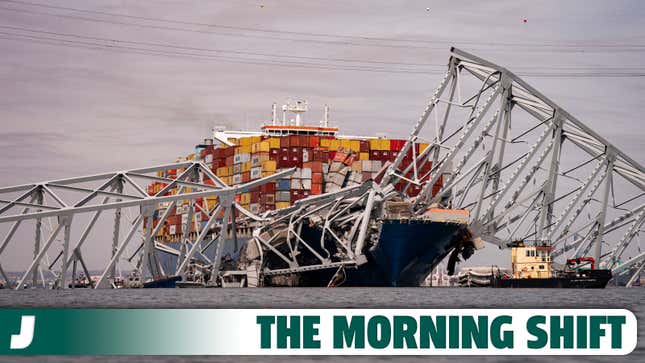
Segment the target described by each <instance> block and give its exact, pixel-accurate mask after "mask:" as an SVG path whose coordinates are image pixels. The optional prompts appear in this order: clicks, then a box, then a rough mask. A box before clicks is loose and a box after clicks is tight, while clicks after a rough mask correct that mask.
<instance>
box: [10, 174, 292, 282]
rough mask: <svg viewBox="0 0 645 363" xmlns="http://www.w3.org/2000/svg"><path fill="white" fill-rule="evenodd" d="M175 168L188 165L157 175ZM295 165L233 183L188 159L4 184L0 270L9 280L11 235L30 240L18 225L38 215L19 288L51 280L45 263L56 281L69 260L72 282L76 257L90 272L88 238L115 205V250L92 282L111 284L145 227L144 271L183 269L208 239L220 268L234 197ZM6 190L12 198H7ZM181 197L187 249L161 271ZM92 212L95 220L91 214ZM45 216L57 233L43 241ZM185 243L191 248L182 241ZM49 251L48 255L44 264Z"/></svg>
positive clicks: (63, 277) (64, 276)
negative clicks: (164, 237)
mask: <svg viewBox="0 0 645 363" xmlns="http://www.w3.org/2000/svg"><path fill="white" fill-rule="evenodd" d="M172 169H176V170H183V172H181V173H180V174H179V175H178V176H177V177H176V178H165V177H159V176H157V172H160V171H167V170H172ZM294 170H295V169H289V170H284V171H281V172H279V173H276V174H274V175H271V176H269V177H265V178H262V179H258V180H255V181H252V182H249V183H245V184H242V185H235V186H228V185H226V184H224V183H223V182H222V181H221V180H220V179H219V178H217V176H215V175H214V174H213V172H212V171H211V170H210V169H209V168H208V167H207V166H206V165H204V164H202V163H200V162H183V163H175V164H167V165H160V166H155V167H149V168H142V169H133V170H127V171H119V172H111V173H104V174H97V175H91V176H84V177H78V178H69V179H60V180H53V181H46V182H41V183H35V184H25V185H19V186H13V187H5V188H0V196H2V197H3V199H1V200H0V203H3V204H4V205H3V206H2V208H0V223H11V226H10V227H9V230H8V232H7V233H6V235H5V238H4V239H3V240H2V243H1V244H0V271H1V272H2V275H3V276H2V277H3V279H4V281H5V282H7V283H8V282H10V278H9V277H8V276H7V275H6V273H5V271H4V269H3V268H2V262H3V260H2V255H3V253H4V252H5V250H6V248H7V247H8V246H9V245H10V244H11V243H12V242H14V243H25V242H24V241H14V240H15V239H17V238H15V236H16V232H17V230H18V228H19V227H20V225H21V224H25V223H28V222H30V221H31V222H35V223H33V224H34V226H35V239H34V241H33V244H34V255H33V258H32V259H31V261H30V263H29V264H28V265H27V266H26V268H25V269H24V271H25V272H24V274H23V275H22V276H21V277H20V278H19V279H18V280H17V281H16V282H15V288H16V289H20V288H23V287H25V286H26V284H27V283H28V282H31V284H32V286H36V285H38V284H42V285H45V281H46V280H45V278H44V274H43V270H47V272H48V273H51V274H52V275H53V276H54V277H55V284H54V286H53V287H59V288H66V287H67V286H68V277H69V276H68V270H69V268H70V266H72V267H73V273H72V276H71V279H72V281H73V280H74V279H75V278H76V266H77V262H80V264H81V266H82V267H83V269H84V272H85V275H86V276H88V277H89V276H90V275H89V273H90V272H89V270H88V267H87V264H86V263H85V260H84V259H83V245H84V244H85V243H86V242H87V241H88V240H90V239H93V238H96V239H101V236H100V235H96V234H97V233H93V232H96V229H97V228H96V225H97V221H98V220H99V218H100V216H101V214H103V213H106V212H114V218H113V219H112V220H111V227H110V229H111V230H112V238H111V241H110V243H111V253H110V254H109V255H108V256H107V258H106V259H107V261H106V262H105V265H103V266H102V268H101V271H102V274H101V275H100V278H99V279H98V281H97V282H96V284H93V287H94V288H105V287H110V286H113V284H114V278H115V276H116V268H117V265H118V263H119V261H123V260H129V261H132V260H133V258H129V259H126V258H124V256H123V255H124V253H125V252H126V249H127V247H128V246H129V245H130V244H131V242H132V240H133V239H134V236H135V234H137V233H141V234H142V236H141V244H140V246H139V248H138V249H137V252H138V253H135V255H136V256H138V259H137V262H136V264H135V267H136V269H138V270H139V271H140V273H141V275H142V276H147V277H151V278H153V279H159V278H161V277H164V276H174V275H183V274H184V273H186V269H187V266H188V264H189V263H190V262H191V261H193V258H194V256H195V254H196V252H197V250H198V249H199V247H200V246H202V245H204V244H205V243H217V248H216V255H215V259H214V261H215V269H216V271H217V265H218V262H219V261H221V257H222V256H221V254H222V251H223V248H224V244H225V240H226V239H227V237H229V235H230V234H231V233H233V235H234V233H235V228H236V225H235V223H236V222H235V218H234V217H233V216H234V212H233V211H234V210H238V209H241V207H240V206H239V205H237V204H236V203H235V199H234V197H235V195H236V194H238V193H243V192H246V191H249V190H250V189H252V188H254V187H257V186H259V185H261V184H264V183H267V182H269V181H273V180H276V179H278V178H283V177H286V176H288V175H290V174H291V173H293V171H294ZM152 181H157V182H163V183H166V184H167V185H166V186H165V187H164V188H162V189H161V190H160V191H159V192H157V193H155V194H153V195H149V194H148V193H147V192H146V186H147V184H149V183H150V182H152ZM88 185H92V186H88ZM7 196H13V197H8V198H7ZM205 198H216V202H215V203H214V204H213V205H211V206H210V207H209V206H208V205H207V204H200V203H196V201H197V200H205ZM179 204H185V205H188V206H190V207H189V208H188V209H189V218H187V220H186V222H185V223H184V225H183V226H182V227H183V231H185V232H184V234H183V240H182V242H183V243H182V251H181V253H180V256H179V262H178V264H177V268H176V270H175V271H163V268H162V267H161V265H160V264H159V261H158V260H157V255H156V253H155V251H156V250H157V249H158V248H162V247H161V245H160V244H157V243H155V241H154V239H155V236H157V235H158V234H159V231H160V229H161V228H162V226H163V225H164V221H165V220H166V218H167V217H168V216H169V215H170V213H171V211H172V210H173V209H174V208H175V207H176V206H178V205H179ZM125 210H127V211H128V212H130V213H131V215H130V221H129V228H128V232H127V233H126V234H125V236H122V231H121V224H122V223H123V222H124V221H123V219H124V216H123V211H125ZM193 213H204V214H205V215H207V216H208V218H207V220H206V222H204V223H197V219H194V218H192V214H193ZM88 215H89V220H87V219H88ZM244 215H248V216H253V215H252V214H251V213H250V212H248V211H244ZM84 216H85V219H86V224H85V225H84V227H83V228H82V229H80V230H79V232H80V234H79V235H78V238H77V239H75V240H73V239H72V232H73V231H72V227H73V226H74V227H76V226H75V225H73V223H72V221H74V220H80V219H82V218H83V217H84ZM253 217H255V218H258V217H257V216H253ZM45 220H50V222H51V220H53V221H54V222H53V223H52V228H51V233H49V235H48V237H47V238H46V240H45V241H44V243H42V242H43V241H42V240H41V236H42V232H43V229H44V226H43V221H45ZM104 223H106V221H104ZM107 223H108V224H109V223H110V222H109V221H108V222H107ZM193 223H194V231H195V233H193V234H192V235H195V237H194V238H190V237H189V236H190V235H191V234H189V233H188V232H189V231H190V230H191V227H192V226H191V224H193ZM76 228H78V227H76ZM61 235H62V241H58V242H59V243H57V245H59V246H58V248H57V250H56V249H54V245H55V243H54V242H56V241H57V238H58V237H59V236H61ZM186 246H190V248H184V247H186ZM52 254H53V255H54V256H56V257H55V258H54V260H53V262H51V260H50V259H49V256H52ZM45 257H47V260H50V261H48V262H47V263H45V262H44V258H45ZM133 257H134V256H133ZM56 265H58V267H56Z"/></svg>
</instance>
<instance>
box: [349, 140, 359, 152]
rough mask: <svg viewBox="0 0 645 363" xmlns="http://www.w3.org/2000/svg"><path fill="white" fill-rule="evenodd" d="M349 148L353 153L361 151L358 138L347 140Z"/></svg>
mask: <svg viewBox="0 0 645 363" xmlns="http://www.w3.org/2000/svg"><path fill="white" fill-rule="evenodd" d="M349 149H350V150H351V151H353V152H355V153H357V152H360V151H361V142H360V141H358V140H351V141H350V142H349Z"/></svg>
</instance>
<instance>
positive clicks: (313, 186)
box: [311, 174, 322, 195]
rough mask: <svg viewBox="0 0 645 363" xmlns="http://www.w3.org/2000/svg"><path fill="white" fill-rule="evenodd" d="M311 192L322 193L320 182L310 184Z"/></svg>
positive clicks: (313, 193)
mask: <svg viewBox="0 0 645 363" xmlns="http://www.w3.org/2000/svg"><path fill="white" fill-rule="evenodd" d="M321 175H322V174H321ZM311 194H312V195H318V194H322V183H314V184H311Z"/></svg>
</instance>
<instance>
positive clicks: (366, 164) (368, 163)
mask: <svg viewBox="0 0 645 363" xmlns="http://www.w3.org/2000/svg"><path fill="white" fill-rule="evenodd" d="M372 161H374V160H361V169H362V171H365V172H368V173H371V172H373V171H374V170H372Z"/></svg>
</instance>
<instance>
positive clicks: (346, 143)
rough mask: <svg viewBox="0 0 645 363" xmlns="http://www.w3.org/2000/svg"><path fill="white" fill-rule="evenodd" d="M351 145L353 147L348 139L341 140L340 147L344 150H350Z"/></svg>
mask: <svg viewBox="0 0 645 363" xmlns="http://www.w3.org/2000/svg"><path fill="white" fill-rule="evenodd" d="M351 145H352V142H351V140H348V139H341V140H340V147H342V148H343V149H347V150H349V148H350V147H351Z"/></svg>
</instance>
